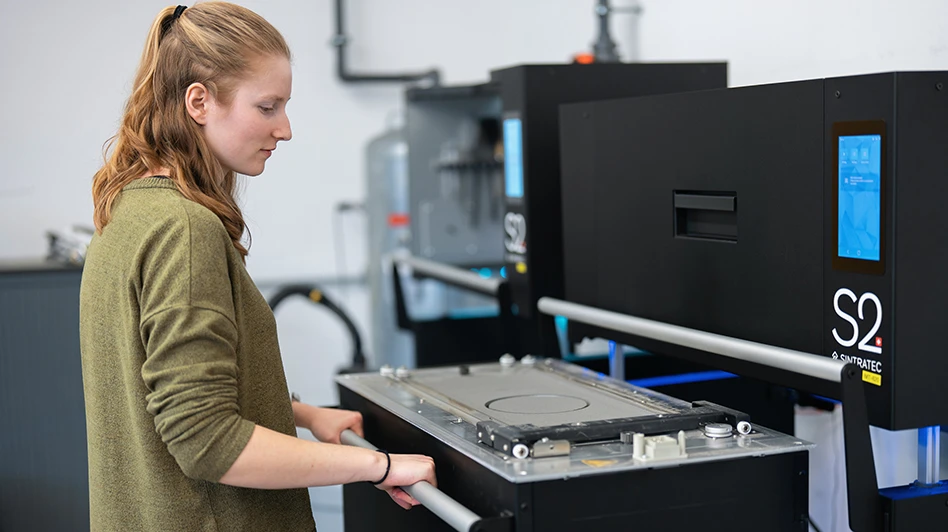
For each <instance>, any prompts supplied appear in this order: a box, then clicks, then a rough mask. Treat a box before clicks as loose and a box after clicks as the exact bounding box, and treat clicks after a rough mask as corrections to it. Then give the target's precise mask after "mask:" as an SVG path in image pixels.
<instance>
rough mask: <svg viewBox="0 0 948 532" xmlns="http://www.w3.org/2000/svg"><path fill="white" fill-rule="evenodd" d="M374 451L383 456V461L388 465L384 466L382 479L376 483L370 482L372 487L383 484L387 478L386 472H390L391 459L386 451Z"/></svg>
mask: <svg viewBox="0 0 948 532" xmlns="http://www.w3.org/2000/svg"><path fill="white" fill-rule="evenodd" d="M376 451H378V452H380V453H382V454H384V455H385V459H386V460H387V461H388V464H387V465H386V466H385V475H383V476H382V479H381V480H379V481H378V482H372V485H373V486H378V485H379V484H381V483H383V482H385V479H387V478H388V472H389V471H391V470H392V457H391V456H389V455H388V451H383V450H382V449H376Z"/></svg>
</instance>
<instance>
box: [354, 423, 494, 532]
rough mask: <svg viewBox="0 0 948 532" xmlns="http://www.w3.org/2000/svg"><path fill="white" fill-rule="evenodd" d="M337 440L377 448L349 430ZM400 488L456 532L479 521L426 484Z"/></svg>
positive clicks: (372, 448)
mask: <svg viewBox="0 0 948 532" xmlns="http://www.w3.org/2000/svg"><path fill="white" fill-rule="evenodd" d="M339 439H340V441H342V443H344V444H346V445H352V446H354V447H362V448H363V449H371V450H373V451H375V450H378V447H376V446H374V445H372V444H371V443H369V442H368V441H366V440H365V439H364V438H361V437H360V436H359V435H358V434H356V433H355V432H352V431H351V430H344V431H342V435H341V436H340V438H339ZM401 488H402V489H403V490H405V491H406V492H407V493H408V494H409V495H411V496H412V497H414V498H415V499H417V500H418V502H420V503H421V504H422V505H424V507H425V508H427V509H428V510H430V511H431V513H433V514H435V515H437V516H438V517H440V518H441V519H442V520H443V521H444V522H445V523H447V524H448V525H450V526H451V528H453V529H455V530H457V531H458V532H468V531H469V530H471V526H472V525H473V524H474V523H476V522H478V521H480V520H481V517H480V516H479V515H477V514H476V513H474V512H472V511H470V510H468V509H467V507H465V506H463V505H462V504H461V503H459V502H457V501H456V500H454V499H452V498H451V497H448V496H447V495H445V494H444V492H443V491H441V490H439V489H438V488H436V487H434V486H432V485H431V484H429V483H428V482H425V481H421V482H418V483H417V484H414V485H411V486H401Z"/></svg>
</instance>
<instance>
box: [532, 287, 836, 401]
mask: <svg viewBox="0 0 948 532" xmlns="http://www.w3.org/2000/svg"><path fill="white" fill-rule="evenodd" d="M537 308H539V309H540V312H543V313H544V314H548V315H550V316H565V317H566V318H567V319H570V320H575V321H579V322H583V323H587V324H589V325H596V326H599V327H603V328H606V329H610V330H613V331H617V332H623V333H627V334H632V335H635V336H642V337H645V338H651V339H653V340H659V341H662V342H667V343H670V344H675V345H680V346H683V347H690V348H692V349H698V350H700V351H706V352H709V353H715V354H718V355H721V356H725V357H729V358H734V359H737V360H743V361H745V362H753V363H756V364H761V365H763V366H768V367H772V368H776V369H781V370H784V371H789V372H793V373H798V374H801V375H807V376H810V377H816V378H817V379H823V380H827V381H831V382H836V383H840V382H842V373H841V372H842V370H843V366H845V365H846V363H845V362H843V361H842V360H833V359H831V358H827V357H822V356H818V355H814V354H810V353H804V352H803V351H794V350H792V349H784V348H782V347H776V346H772V345H767V344H760V343H757V342H751V341H748V340H740V339H738V338H732V337H730V336H722V335H720V334H714V333H709V332H704V331H699V330H696V329H689V328H687V327H681V326H678V325H671V324H669V323H663V322H660V321H652V320H647V319H645V318H637V317H635V316H629V315H628V314H620V313H618V312H612V311H608V310H602V309H598V308H595V307H589V306H586V305H580V304H578V303H570V302H568V301H562V300H559V299H553V298H550V297H543V298H540V301H539V302H538V303H537Z"/></svg>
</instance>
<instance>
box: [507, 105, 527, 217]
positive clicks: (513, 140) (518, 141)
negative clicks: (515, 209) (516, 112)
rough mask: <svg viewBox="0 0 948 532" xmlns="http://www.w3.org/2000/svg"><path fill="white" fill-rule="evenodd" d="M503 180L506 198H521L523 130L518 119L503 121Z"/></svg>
mask: <svg viewBox="0 0 948 532" xmlns="http://www.w3.org/2000/svg"><path fill="white" fill-rule="evenodd" d="M504 179H505V181H506V183H507V187H506V188H507V197H508V198H522V197H523V130H522V125H521V123H520V119H519V118H507V119H505V120H504Z"/></svg>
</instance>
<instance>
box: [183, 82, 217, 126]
mask: <svg viewBox="0 0 948 532" xmlns="http://www.w3.org/2000/svg"><path fill="white" fill-rule="evenodd" d="M210 99H211V94H210V92H208V90H207V87H205V86H204V84H203V83H192V84H191V85H190V86H189V87H188V90H187V91H185V93H184V105H185V107H186V108H187V110H188V114H189V115H191V119H193V120H194V121H195V122H197V123H198V124H200V125H202V126H203V125H205V124H207V112H208V107H209V106H210V104H211V102H210Z"/></svg>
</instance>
